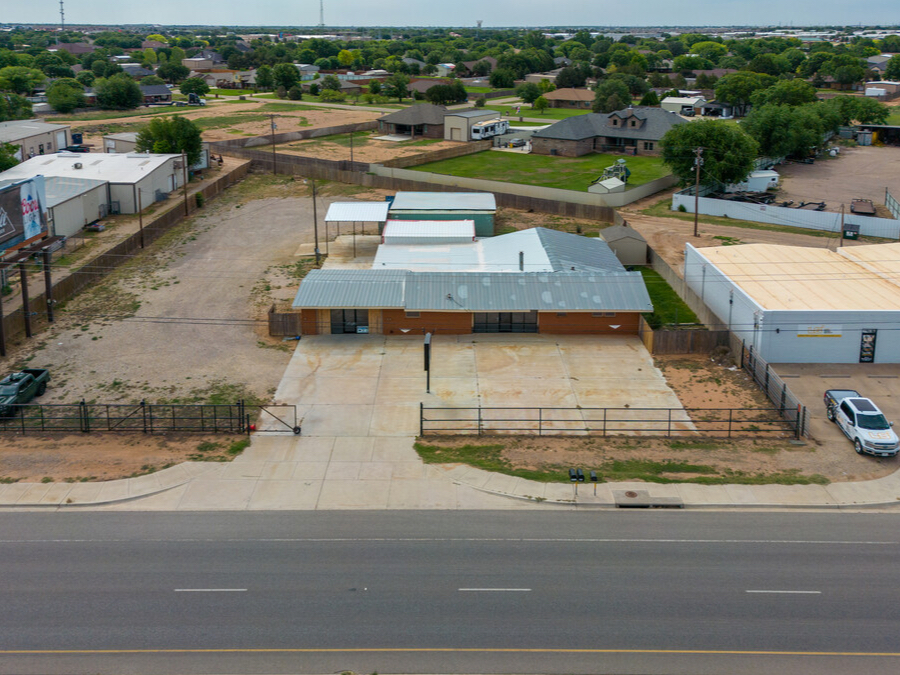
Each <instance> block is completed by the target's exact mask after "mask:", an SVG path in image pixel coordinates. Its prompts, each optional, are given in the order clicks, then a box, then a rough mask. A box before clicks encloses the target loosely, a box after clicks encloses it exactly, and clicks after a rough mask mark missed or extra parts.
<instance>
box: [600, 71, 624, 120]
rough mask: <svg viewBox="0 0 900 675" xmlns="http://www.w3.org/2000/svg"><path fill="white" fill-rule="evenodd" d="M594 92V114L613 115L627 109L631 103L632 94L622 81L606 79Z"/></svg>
mask: <svg viewBox="0 0 900 675" xmlns="http://www.w3.org/2000/svg"><path fill="white" fill-rule="evenodd" d="M594 92H595V93H594V112H601V113H611V112H613V111H615V110H621V109H622V108H625V107H627V106H628V103H629V102H630V101H631V92H630V91H629V90H628V85H626V84H625V83H624V82H623V81H622V80H613V79H606V80H604V81H603V82H600V83H599V84H598V85H597V87H596V88H595V89H594Z"/></svg>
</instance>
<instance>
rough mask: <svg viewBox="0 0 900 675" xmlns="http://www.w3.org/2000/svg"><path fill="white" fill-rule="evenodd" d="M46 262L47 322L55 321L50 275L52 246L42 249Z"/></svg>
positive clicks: (45, 295)
mask: <svg viewBox="0 0 900 675" xmlns="http://www.w3.org/2000/svg"><path fill="white" fill-rule="evenodd" d="M41 253H42V256H43V262H44V298H45V299H46V301H47V322H48V323H53V318H54V317H53V282H52V279H51V276H50V248H49V247H47V246H45V247H44V248H43V249H41Z"/></svg>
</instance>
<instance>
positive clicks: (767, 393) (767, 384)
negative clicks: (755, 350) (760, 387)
mask: <svg viewBox="0 0 900 675" xmlns="http://www.w3.org/2000/svg"><path fill="white" fill-rule="evenodd" d="M768 395H769V364H768V363H766V396H768Z"/></svg>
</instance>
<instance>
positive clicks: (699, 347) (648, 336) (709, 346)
mask: <svg viewBox="0 0 900 675" xmlns="http://www.w3.org/2000/svg"><path fill="white" fill-rule="evenodd" d="M639 335H640V336H641V340H642V341H643V343H644V346H645V347H646V348H647V351H648V352H650V353H651V354H661V355H662V354H708V353H709V352H711V351H712V350H713V349H715V348H716V347H729V346H730V344H731V343H730V335H731V333H730V332H729V331H727V330H702V329H696V328H690V329H686V330H661V329H656V330H654V329H652V328H650V324H648V323H647V321H646V319H644V317H643V316H642V317H641V321H640V328H639Z"/></svg>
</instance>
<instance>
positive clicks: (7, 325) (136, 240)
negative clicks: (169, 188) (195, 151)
mask: <svg viewBox="0 0 900 675" xmlns="http://www.w3.org/2000/svg"><path fill="white" fill-rule="evenodd" d="M249 172H250V163H249V162H248V163H244V164H241V165H240V166H237V167H235V168H234V169H232V170H231V171H229V172H228V173H226V174H225V175H223V176H220V177H219V178H218V179H217V180H215V181H213V182H212V183H210V184H209V185H207V186H206V187H204V188H203V189H202V190H199V193H200V194H202V195H203V198H204V201H208V200H210V199H214V198H215V197H216V196H218V195H220V194H222V192H224V191H225V190H226V189H227V188H228V187H230V186H231V185H233V184H235V183H236V182H238V181H239V180H241V179H243V178H244V177H245V176H246V175H247V174H248V173H249ZM186 204H187V213H188V215H187V216H185V204H184V203H183V202H182V200H181V196H180V195H179V198H178V203H177V204H176V205H174V206H173V207H172V208H170V209H169V210H168V211H165V212H164V213H161V214H160V215H158V216H156V217H155V218H152V219H149V220H147V221H146V222H145V223H144V229H143V239H144V245H145V246H146V245H149V244H151V243H152V242H154V241H156V240H157V239H159V238H160V237H161V236H162V235H163V234H165V233H166V232H167V231H169V230H170V229H171V228H172V227H174V226H175V225H177V224H178V223H180V222H181V221H183V220H184V219H185V218H186V217H189V216H190V214H192V213H194V212H195V211H197V210H198V208H199V207H198V206H197V202H196V199H194V198H189V199H188V200H187V202H186ZM140 250H141V233H140V232H135V233H134V234H133V235H131V236H130V237H128V238H127V239H125V240H124V241H122V242H120V243H118V244H117V245H116V246H114V247H113V248H111V249H109V250H108V251H106V252H104V253H101V254H99V255H98V256H96V257H95V258H92V259H91V260H89V261H87V262H86V263H85V264H84V265H82V266H81V267H79V268H77V269H75V270H73V271H72V272H70V273H69V275H68V276H65V277H62V278H60V279H59V280H58V281H56V282H55V283H54V284H53V286H52V293H53V296H52V297H53V302H54V303H60V302H65V301H66V300H70V299H71V298H73V297H75V295H77V294H78V293H79V292H80V291H81V290H83V289H84V288H87V287H88V286H92V285H94V284H96V283H97V282H98V281H100V280H101V279H102V278H103V277H105V276H106V275H107V274H109V273H110V272H112V271H113V270H114V269H115V268H116V267H118V266H119V265H121V264H122V263H124V262H126V261H128V260H130V259H131V258H132V257H133V256H134V255H136V254H137V253H138V252H139V251H140ZM36 290H37V289H35V291H36ZM28 305H29V309H30V312H31V315H32V316H31V326H32V331H33V332H35V333H36V332H38V331H39V330H41V329H42V328H44V327H46V325H47V320H46V316H47V298H46V296H45V293H44V292H43V291H41V292H35V293H34V294H33V295H31V297H30V299H29V303H28ZM2 320H3V331H4V336H5V338H6V340H7V342H9V341H16V340H17V339H19V338H21V337H22V336H24V335H25V314H24V309H23V308H22V307H19V308H17V309H15V310H13V311H11V312H9V314H6V315H5V316H4V317H3V319H2Z"/></svg>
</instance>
